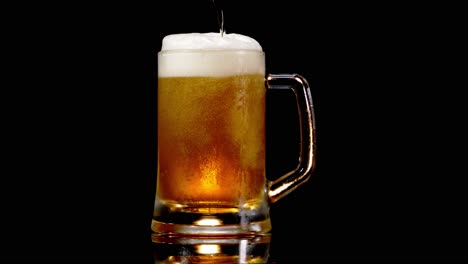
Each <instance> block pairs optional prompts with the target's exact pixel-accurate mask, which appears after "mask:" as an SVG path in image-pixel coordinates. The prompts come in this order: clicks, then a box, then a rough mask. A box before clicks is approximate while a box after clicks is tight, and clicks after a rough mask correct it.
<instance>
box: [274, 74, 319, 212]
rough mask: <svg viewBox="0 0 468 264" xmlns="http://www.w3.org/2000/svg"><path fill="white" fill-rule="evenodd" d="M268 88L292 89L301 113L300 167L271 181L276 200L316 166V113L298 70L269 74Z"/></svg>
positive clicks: (299, 183) (304, 179) (298, 183)
mask: <svg viewBox="0 0 468 264" xmlns="http://www.w3.org/2000/svg"><path fill="white" fill-rule="evenodd" d="M266 87H267V89H291V90H292V91H293V92H294V95H295V98H296V104H297V110H298V114H299V131H300V142H301V143H300V148H299V163H298V165H297V167H296V168H295V169H294V170H292V171H290V172H288V173H286V174H284V175H282V176H281V177H279V178H277V179H275V180H273V181H269V182H268V198H269V200H270V203H274V202H276V201H278V200H279V199H281V198H283V197H284V196H286V195H287V194H289V193H290V192H292V191H293V190H295V189H296V188H297V187H299V186H300V185H302V184H303V183H305V182H306V181H307V180H309V178H310V175H311V173H312V172H313V171H314V169H315V163H316V162H315V152H316V142H315V116H314V106H313V103H312V95H311V93H310V88H309V84H308V83H307V80H306V79H305V78H304V77H302V76H301V75H299V74H268V76H267V78H266Z"/></svg>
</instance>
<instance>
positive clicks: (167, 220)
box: [151, 33, 316, 239]
mask: <svg viewBox="0 0 468 264" xmlns="http://www.w3.org/2000/svg"><path fill="white" fill-rule="evenodd" d="M285 88H286V89H291V90H292V91H293V92H294V94H295V96H296V102H297V107H298V113H299V125H300V139H301V143H300V151H299V153H298V157H299V161H298V165H297V167H296V168H295V169H294V170H293V171H291V172H289V173H287V174H285V175H282V176H278V177H275V178H274V180H269V178H267V177H266V175H265V174H266V169H265V166H266V163H265V134H266V131H265V129H266V122H265V119H266V113H265V111H266V108H265V103H266V102H265V100H266V93H267V91H268V90H270V89H285ZM157 89H158V90H157V97H158V99H157V100H158V104H157V119H158V125H157V128H158V129H157V131H158V143H157V144H158V153H157V157H158V165H157V166H158V168H157V185H156V197H155V202H154V214H153V219H152V223H151V229H152V236H153V239H154V236H161V235H172V236H174V235H181V236H236V237H239V236H249V235H258V234H261V233H267V232H269V231H270V230H271V228H272V226H271V221H270V215H269V210H270V206H271V205H272V204H273V203H275V202H276V201H278V200H279V199H280V198H282V197H284V196H285V195H287V194H288V193H290V192H291V191H293V190H294V189H296V188H297V187H298V186H300V185H301V184H303V183H304V182H306V181H307V180H308V179H309V177H310V175H311V173H312V172H313V169H314V167H315V149H316V147H315V120H314V111H313V110H314V109H313V104H312V97H311V92H310V89H309V85H308V83H307V80H306V79H305V78H303V77H302V76H301V75H298V74H266V72H265V54H264V52H263V49H262V48H261V46H260V44H259V43H258V42H257V41H256V40H254V39H252V38H250V37H248V36H244V35H240V34H224V35H220V34H217V33H189V34H173V35H168V36H166V37H165V38H164V39H163V45H162V49H161V51H160V52H159V53H158V87H157Z"/></svg>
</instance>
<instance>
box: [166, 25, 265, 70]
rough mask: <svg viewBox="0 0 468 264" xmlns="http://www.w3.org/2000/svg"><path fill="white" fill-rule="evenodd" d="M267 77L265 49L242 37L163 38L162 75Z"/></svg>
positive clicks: (194, 34) (175, 36)
mask: <svg viewBox="0 0 468 264" xmlns="http://www.w3.org/2000/svg"><path fill="white" fill-rule="evenodd" d="M242 74H262V75H264V74H265V58H264V54H263V50H262V47H261V46H260V44H259V43H258V42H257V41H256V40H255V39H253V38H251V37H248V36H245V35H240V34H235V33H231V34H223V36H221V34H220V33H186V34H172V35H167V36H165V37H164V38H163V41H162V48H161V52H159V54H158V76H159V77H176V76H211V77H222V76H233V75H242Z"/></svg>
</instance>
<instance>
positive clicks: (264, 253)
mask: <svg viewBox="0 0 468 264" xmlns="http://www.w3.org/2000/svg"><path fill="white" fill-rule="evenodd" d="M152 240H153V252H154V263H155V264H160V263H270V262H269V258H270V242H271V234H264V235H257V236H249V237H241V238H239V237H194V236H192V237H190V236H184V237H180V236H178V237H171V236H153V237H152Z"/></svg>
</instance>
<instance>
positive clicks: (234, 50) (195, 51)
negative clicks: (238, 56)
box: [158, 49, 265, 55]
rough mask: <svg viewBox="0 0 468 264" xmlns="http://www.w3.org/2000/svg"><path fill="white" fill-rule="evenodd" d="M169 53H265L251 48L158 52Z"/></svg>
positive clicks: (161, 52) (160, 52)
mask: <svg viewBox="0 0 468 264" xmlns="http://www.w3.org/2000/svg"><path fill="white" fill-rule="evenodd" d="M171 53H257V54H263V55H265V52H264V51H263V50H253V49H174V50H161V51H159V52H158V54H171Z"/></svg>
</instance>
